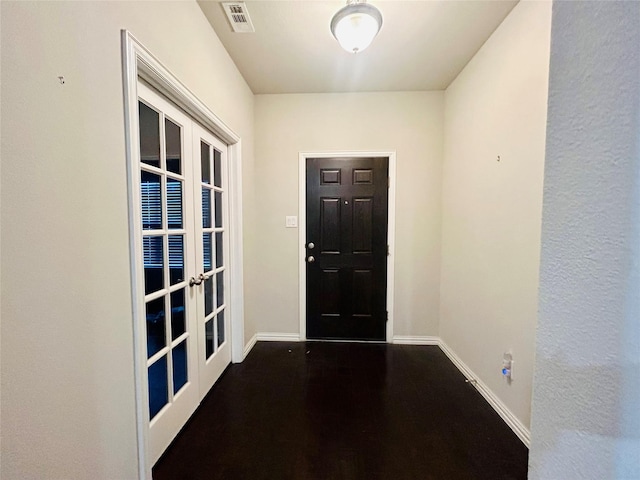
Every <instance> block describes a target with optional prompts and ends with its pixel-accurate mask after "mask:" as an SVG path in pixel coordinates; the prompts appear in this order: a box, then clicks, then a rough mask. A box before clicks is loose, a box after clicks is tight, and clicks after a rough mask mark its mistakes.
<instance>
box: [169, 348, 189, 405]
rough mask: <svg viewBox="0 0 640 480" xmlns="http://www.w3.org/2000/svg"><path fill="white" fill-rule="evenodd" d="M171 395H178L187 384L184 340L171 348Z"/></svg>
mask: <svg viewBox="0 0 640 480" xmlns="http://www.w3.org/2000/svg"><path fill="white" fill-rule="evenodd" d="M171 353H172V355H173V393H178V391H179V390H180V389H181V388H182V386H183V385H184V384H185V383H187V377H188V375H187V341H186V340H184V341H183V342H181V343H180V344H179V345H177V346H176V347H174V348H173V350H172V352H171Z"/></svg>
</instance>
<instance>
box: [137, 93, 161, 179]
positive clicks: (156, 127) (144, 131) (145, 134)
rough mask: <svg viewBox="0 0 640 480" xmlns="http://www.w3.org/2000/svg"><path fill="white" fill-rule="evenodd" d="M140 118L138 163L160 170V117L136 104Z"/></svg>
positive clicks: (151, 110)
mask: <svg viewBox="0 0 640 480" xmlns="http://www.w3.org/2000/svg"><path fill="white" fill-rule="evenodd" d="M138 114H139V116H140V117H139V118H140V122H139V124H140V132H139V133H140V161H141V162H142V163H146V164H147V165H153V166H154V167H158V168H160V115H159V114H158V112H156V111H155V110H153V109H152V108H149V107H147V106H146V105H145V104H144V103H142V102H138Z"/></svg>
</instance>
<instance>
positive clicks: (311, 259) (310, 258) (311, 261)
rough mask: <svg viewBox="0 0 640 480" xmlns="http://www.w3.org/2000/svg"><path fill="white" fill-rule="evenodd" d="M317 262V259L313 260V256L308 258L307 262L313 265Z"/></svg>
mask: <svg viewBox="0 0 640 480" xmlns="http://www.w3.org/2000/svg"><path fill="white" fill-rule="evenodd" d="M315 261H316V259H315V258H313V255H311V256H309V258H307V262H309V263H313V262H315Z"/></svg>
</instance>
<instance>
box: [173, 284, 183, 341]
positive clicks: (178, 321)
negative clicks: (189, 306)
mask: <svg viewBox="0 0 640 480" xmlns="http://www.w3.org/2000/svg"><path fill="white" fill-rule="evenodd" d="M185 318H186V316H185V305H184V288H182V289H180V290H176V291H175V292H172V293H171V340H175V339H176V338H178V337H179V336H180V335H182V334H183V333H184V332H185V328H186V324H185Z"/></svg>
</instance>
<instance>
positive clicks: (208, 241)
mask: <svg viewBox="0 0 640 480" xmlns="http://www.w3.org/2000/svg"><path fill="white" fill-rule="evenodd" d="M212 242H213V235H212V234H211V233H203V234H202V248H203V254H204V255H203V258H204V261H203V268H204V271H205V272H208V271H209V270H211V269H212V268H213V267H212V264H213V260H212V256H213V245H212Z"/></svg>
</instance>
